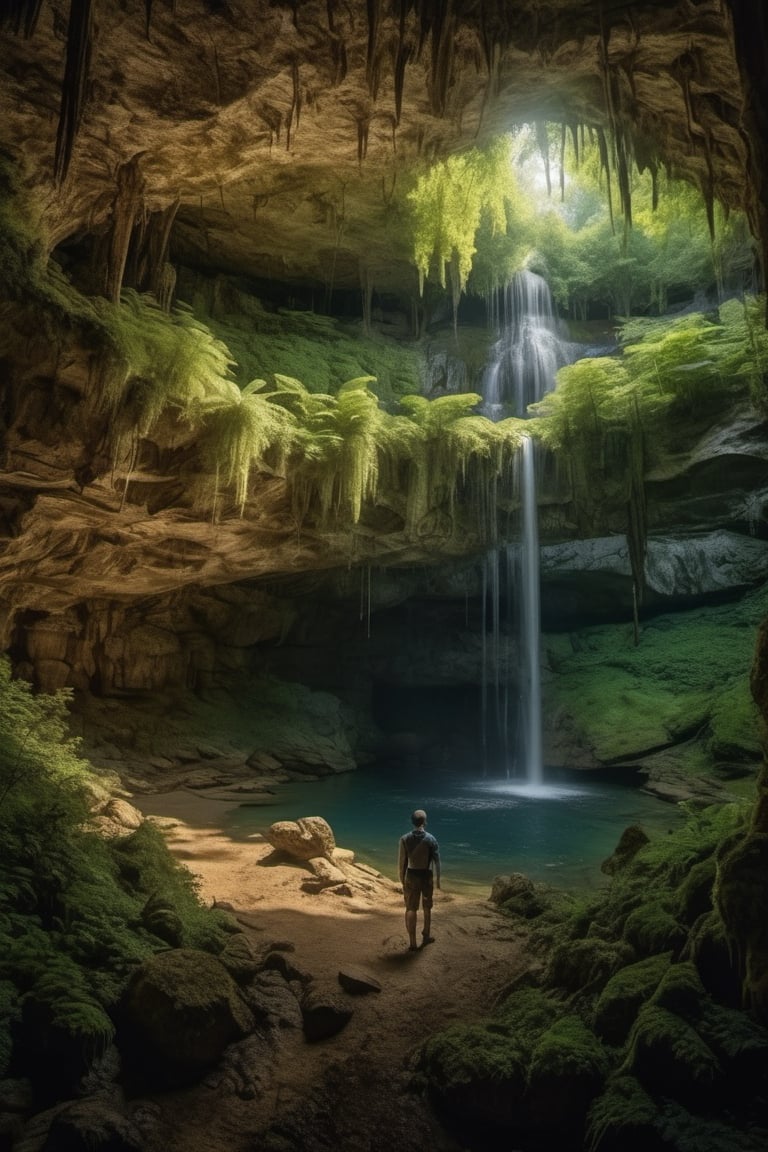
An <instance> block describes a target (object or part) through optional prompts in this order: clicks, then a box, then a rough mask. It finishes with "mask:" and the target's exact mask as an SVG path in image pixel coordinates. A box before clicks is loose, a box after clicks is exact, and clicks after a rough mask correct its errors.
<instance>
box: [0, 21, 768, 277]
mask: <svg viewBox="0 0 768 1152" xmlns="http://www.w3.org/2000/svg"><path fill="white" fill-rule="evenodd" d="M734 7H738V6H737V5H735V6H734ZM5 8H6V9H8V11H9V13H10V14H9V15H6V17H5V24H4V27H3V31H2V34H1V43H2V58H3V61H4V67H3V69H2V75H1V77H0V83H1V84H2V87H1V88H0V104H2V108H3V110H4V115H3V119H2V126H0V143H2V144H4V145H5V146H6V147H7V148H9V150H10V151H11V152H12V153H13V154H14V155H16V156H23V158H24V162H25V170H26V173H25V178H26V180H27V182H28V185H29V187H30V188H33V187H34V188H35V189H36V190H37V192H38V194H39V195H41V196H42V202H43V204H44V211H45V215H46V220H47V223H48V226H49V229H50V236H51V242H52V244H53V245H54V246H55V245H56V244H61V243H62V242H67V241H69V242H70V243H71V242H73V241H74V240H76V239H77V238H78V237H82V236H83V235H90V234H94V235H98V234H99V232H100V231H101V232H103V231H106V230H107V229H108V228H109V226H110V221H111V218H112V216H113V215H114V213H115V201H116V195H117V194H118V189H119V188H120V187H121V186H122V188H123V195H125V185H126V183H127V180H126V171H127V166H130V169H131V181H130V196H131V198H132V205H133V207H134V208H135V211H136V214H137V215H138V214H139V213H152V212H157V211H161V210H164V209H165V210H167V209H168V208H169V207H170V206H174V208H175V207H176V206H177V205H178V208H177V214H176V222H175V226H174V231H173V245H172V254H173V258H174V259H176V260H177V261H182V262H186V263H192V264H195V265H197V266H202V267H204V268H209V269H226V270H229V271H234V272H236V273H239V274H242V275H246V276H250V277H254V278H257V279H260V280H265V281H272V282H288V283H290V282H293V283H312V284H317V285H319V286H324V287H325V288H327V287H328V286H329V284H332V285H333V286H334V287H337V288H343V287H346V288H355V289H356V288H358V287H359V286H360V285H361V284H363V283H365V282H366V281H368V282H373V283H374V284H375V285H376V286H377V288H378V289H379V290H381V291H388V290H389V291H393V292H396V293H397V294H399V295H401V296H402V295H403V294H404V293H407V292H409V291H410V292H412V291H413V290H414V289H415V285H416V274H415V271H414V269H413V267H412V264H411V261H410V259H409V255H410V254H409V238H408V235H407V230H406V229H404V227H403V221H402V219H401V218H400V215H399V212H398V207H397V204H398V201H397V196H396V191H397V190H398V188H399V186H400V184H401V183H402V181H403V180H404V179H405V178H406V174H407V172H408V171H409V170H410V171H412V170H413V168H414V165H418V164H419V163H424V162H428V161H429V160H430V159H433V158H437V157H440V156H444V155H446V154H447V153H449V152H451V151H454V150H457V149H461V148H466V147H468V146H471V145H473V144H475V143H482V142H483V141H487V140H488V139H490V138H492V137H493V136H495V135H496V134H498V133H500V132H503V131H505V130H506V129H508V128H509V127H510V126H512V125H514V124H516V123H522V122H528V121H531V120H533V119H538V120H548V121H550V122H567V123H568V124H570V125H576V124H584V125H586V126H603V127H604V128H606V129H608V130H609V131H612V132H613V134H614V139H616V140H618V143H619V150H620V151H625V152H626V153H627V154H628V155H629V156H630V158H634V160H635V162H636V163H638V164H639V165H641V166H643V167H644V166H646V165H659V166H660V167H661V168H664V167H666V169H667V170H669V171H671V172H672V173H674V174H675V175H678V176H682V177H685V178H687V179H689V180H691V181H693V182H694V183H695V184H697V185H698V186H699V187H700V188H701V189H702V191H703V193H704V194H705V195H706V196H708V197H715V198H718V199H720V200H721V201H722V202H723V203H725V204H727V205H729V206H733V207H736V206H738V207H743V208H745V209H746V210H747V211H748V212H749V214H750V217H751V219H752V221H753V226H754V227H755V230H756V231H760V230H761V219H762V217H761V208H760V188H759V187H758V186H757V183H756V179H755V173H756V156H755V143H754V141H753V143H752V144H750V130H751V127H752V126H753V125H752V124H751V119H752V120H754V118H755V108H754V101H753V100H752V98H751V89H750V86H749V77H748V76H746V73H745V71H744V68H742V70H741V72H740V69H739V66H738V64H737V61H736V56H735V51H736V48H737V43H738V38H737V35H736V34H735V32H734V25H733V16H732V11H731V6H730V5H729V4H727V3H722V2H719V0H703V2H701V3H694V2H693V0H678V2H671V3H670V2H669V0H664V2H661V3H658V2H657V3H651V2H647V3H632V4H628V3H612V2H610V0H608V2H605V3H601V4H598V3H595V2H594V0H554V2H553V3H548V4H542V3H539V2H537V0H522V2H515V3H496V2H493V0H490V2H485V3H480V2H479V0H465V2H462V0H453V2H449V3H439V4H438V3H428V2H424V0H422V2H418V0H417V2H405V0H403V2H402V3H396V2H393V3H383V2H381V0H379V2H376V0H373V2H370V0H369V2H368V3H365V4H363V3H361V2H354V3H352V2H350V3H340V2H338V0H323V2H322V3H320V2H317V3H316V2H312V0H310V2H302V3H296V2H294V3H292V4H288V3H277V2H275V0H263V2H260V0H248V2H240V3H238V2H236V0H231V2H227V0H176V2H175V3H173V4H172V5H171V4H170V3H168V2H156V3H154V4H149V3H143V2H139V0H120V2H117V0H110V2H107V0H78V2H76V3H72V5H71V9H72V16H71V19H70V5H69V3H65V2H64V0H42V3H34V2H33V0H8V2H7V3H6V5H5ZM38 9H39V11H37V10H38ZM26 32H29V35H25V33H26ZM86 33H87V35H86ZM746 38H747V39H748V38H749V37H748V35H747V37H746ZM78 53H79V55H78ZM65 70H66V74H67V78H66V80H65ZM62 91H63V92H64V97H63V98H62ZM57 135H58V137H59V144H58V147H57ZM55 173H57V174H58V177H59V179H58V181H55V180H54V174H55Z"/></svg>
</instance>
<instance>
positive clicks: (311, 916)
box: [143, 797, 524, 1152]
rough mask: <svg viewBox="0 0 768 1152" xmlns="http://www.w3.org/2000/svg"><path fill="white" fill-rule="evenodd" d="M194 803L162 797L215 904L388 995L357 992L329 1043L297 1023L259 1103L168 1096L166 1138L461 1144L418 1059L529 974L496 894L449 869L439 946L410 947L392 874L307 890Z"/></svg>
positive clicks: (358, 1151) (357, 1148)
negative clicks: (358, 890) (348, 886)
mask: <svg viewBox="0 0 768 1152" xmlns="http://www.w3.org/2000/svg"><path fill="white" fill-rule="evenodd" d="M148 799H149V798H148ZM151 800H152V804H151V805H150V804H147V805H143V806H145V807H146V808H147V810H150V811H154V812H157V811H158V807H159V805H158V798H156V797H152V798H151ZM200 803H202V801H201V802H200ZM190 805H191V807H190ZM176 808H177V810H180V806H179V805H178V804H177V805H176ZM188 808H189V811H188V813H187V816H189V815H190V814H191V815H192V816H193V819H187V820H184V821H182V820H176V819H174V820H173V821H171V820H169V819H168V818H167V817H168V816H169V815H170V813H171V812H172V811H173V809H174V804H173V799H172V798H169V799H168V800H167V802H166V803H165V804H164V805H162V809H164V811H165V813H166V814H167V815H166V818H165V819H163V820H162V823H163V825H164V827H165V831H166V835H167V838H168V843H169V846H170V848H171V850H172V852H173V853H174V855H175V856H176V857H177V858H178V859H180V860H182V861H183V862H184V863H185V864H186V866H187V867H189V868H190V870H191V871H192V872H193V873H195V874H196V875H197V876H198V877H199V879H200V883H201V894H202V896H203V898H204V899H205V900H206V901H208V902H213V901H216V902H217V903H224V904H227V905H230V906H231V907H232V908H233V909H235V910H236V913H237V914H238V916H239V918H240V922H241V924H242V926H243V928H244V930H245V931H246V932H247V933H248V934H249V936H250V937H251V939H252V942H253V944H254V946H255V947H257V948H259V949H261V948H263V947H264V946H265V944H267V943H268V942H269V941H290V942H291V943H292V944H293V946H294V951H293V952H292V954H291V959H292V960H294V961H295V962H296V964H297V965H298V966H300V967H301V968H302V969H305V970H307V971H308V972H310V973H311V974H312V976H313V977H314V978H315V979H316V980H318V981H319V982H322V983H323V984H325V985H327V986H328V987H329V988H331V987H333V988H334V990H335V992H336V993H337V994H340V995H341V996H342V997H346V996H347V995H348V994H346V993H344V992H342V991H341V989H340V986H339V983H338V972H339V968H340V967H342V966H347V967H349V966H352V967H355V968H362V969H364V970H365V971H366V972H368V973H370V974H371V975H372V976H374V977H376V979H377V980H378V981H379V982H380V984H381V985H382V990H381V992H374V993H371V994H369V995H366V996H355V997H349V1003H350V1005H351V1006H352V1007H354V1015H353V1017H352V1019H351V1020H350V1022H349V1023H348V1024H347V1026H346V1027H345V1028H344V1029H343V1030H342V1031H341V1032H340V1033H339V1034H338V1035H336V1036H335V1037H333V1038H331V1039H329V1040H325V1041H322V1042H320V1043H315V1044H309V1043H307V1042H306V1041H305V1040H304V1038H303V1035H302V1034H301V1032H300V1031H298V1030H296V1029H288V1030H286V1031H285V1033H284V1034H283V1035H282V1037H281V1042H280V1045H279V1048H278V1051H277V1053H275V1054H274V1055H273V1056H272V1057H271V1058H270V1063H272V1069H271V1075H270V1076H269V1077H267V1082H265V1084H264V1086H263V1091H261V1090H260V1091H259V1092H258V1093H256V1095H255V1098H254V1099H250V1100H243V1099H240V1098H239V1097H238V1096H237V1095H235V1094H229V1095H227V1094H224V1095H222V1094H221V1092H218V1091H215V1090H212V1089H211V1088H206V1087H205V1086H203V1087H200V1088H197V1089H195V1090H190V1091H186V1092H180V1093H176V1094H174V1095H172V1096H170V1097H168V1096H164V1097H163V1098H162V1101H161V1100H160V1098H159V1097H158V1102H160V1103H161V1106H162V1111H163V1117H164V1120H163V1123H162V1124H161V1132H159V1133H158V1135H159V1136H160V1137H161V1146H162V1147H163V1148H164V1149H165V1150H166V1152H177V1150H178V1152H181V1150H182V1149H184V1150H185V1152H198V1150H199V1152H202V1150H203V1149H205V1152H225V1150H226V1152H241V1150H242V1152H245V1150H246V1149H247V1150H248V1152H252V1150H254V1149H256V1148H262V1147H269V1148H272V1147H274V1148H276V1149H277V1148H280V1149H281V1150H282V1148H285V1149H294V1148H296V1149H300V1150H301V1152H314V1150H317V1152H320V1150H325V1149H331V1148H333V1149H334V1150H335V1152H378V1150H379V1149H381V1150H382V1152H383V1150H384V1149H387V1150H388V1149H391V1148H392V1147H393V1146H397V1147H398V1149H399V1150H400V1152H408V1150H409V1149H411V1148H413V1149H416V1148H423V1147H424V1140H428V1141H429V1146H431V1147H432V1148H433V1149H445V1150H446V1152H448V1150H451V1149H458V1148H460V1147H461V1145H460V1144H459V1143H456V1142H455V1141H454V1140H453V1139H452V1138H451V1137H450V1135H449V1134H447V1133H445V1132H444V1131H443V1130H442V1129H441V1128H440V1126H439V1125H438V1124H437V1123H436V1122H435V1120H434V1118H432V1117H431V1116H430V1115H429V1112H428V1110H426V1111H425V1109H424V1107H423V1103H422V1102H421V1100H420V1098H419V1097H418V1096H417V1095H415V1094H414V1093H413V1092H411V1091H409V1087H408V1083H409V1079H410V1077H409V1075H408V1073H407V1067H408V1063H409V1060H410V1059H411V1058H412V1056H413V1054H414V1053H415V1051H416V1050H417V1049H418V1047H419V1045H420V1044H421V1042H422V1041H423V1040H424V1039H425V1038H426V1037H427V1036H429V1035H430V1034H431V1033H433V1032H435V1031H438V1030H439V1029H441V1028H443V1027H445V1026H446V1025H448V1024H450V1023H451V1022H454V1021H457V1020H472V1019H476V1018H477V1017H479V1016H482V1015H483V1014H486V1013H488V1012H489V1011H490V1010H491V1008H492V1006H493V1003H494V1001H495V999H496V997H497V995H498V993H499V991H500V989H502V988H503V987H505V986H506V985H507V984H508V983H509V982H510V981H511V980H512V979H514V977H515V976H516V975H517V974H519V972H520V971H521V970H522V968H523V966H524V960H523V958H522V955H521V949H520V945H519V937H518V936H517V935H516V932H515V930H514V927H513V925H512V924H511V923H510V921H509V920H507V919H505V918H504V917H503V916H501V915H499V913H498V912H497V911H496V910H495V909H494V908H493V906H492V905H490V904H488V903H487V901H486V900H484V899H481V898H477V899H475V898H472V897H468V896H466V895H463V894H459V893H457V892H452V891H451V882H450V877H447V878H444V888H443V891H441V892H436V893H435V907H434V911H433V934H434V936H435V937H436V939H435V942H434V943H433V944H430V945H428V946H426V947H422V948H420V949H419V950H418V951H417V952H409V951H408V948H407V944H408V939H407V936H406V932H405V925H404V918H403V902H402V896H401V895H400V893H399V892H398V891H397V889H396V886H395V885H394V884H393V883H392V882H391V881H388V880H384V879H382V880H381V881H379V882H378V883H377V885H376V891H375V892H374V893H370V894H367V895H366V896H364V897H361V896H359V895H356V896H355V897H353V898H347V897H340V896H337V895H332V894H329V893H324V894H323V893H321V894H319V895H318V894H310V893H307V892H304V891H302V888H301V883H302V880H304V879H306V878H307V876H309V872H308V871H307V870H306V869H305V868H304V867H302V866H301V865H299V864H288V863H277V864H275V863H272V862H271V857H272V855H273V854H272V851H271V848H270V846H269V845H268V844H266V843H265V842H264V841H263V840H262V839H261V838H258V837H254V838H252V839H251V840H250V841H247V842H242V841H235V840H232V839H231V838H230V837H229V836H228V835H226V834H225V833H223V832H222V831H220V830H219V829H217V828H216V827H215V826H210V824H209V825H208V826H203V822H202V820H201V819H200V811H201V810H200V809H199V806H198V807H194V805H192V802H191V801H188ZM193 808H194V810H193ZM214 813H215V808H214ZM183 814H184V813H183V812H182V811H180V815H183ZM209 816H210V810H209ZM419 928H420V925H419ZM269 1126H273V1128H274V1127H275V1126H276V1127H277V1128H279V1129H280V1130H281V1132H282V1133H283V1135H278V1136H275V1135H274V1132H273V1142H272V1143H267V1144H266V1145H265V1144H262V1143H261V1141H260V1140H257V1141H256V1142H254V1136H255V1134H256V1133H258V1132H261V1131H263V1130H264V1129H265V1128H267V1127H269ZM274 1141H276V1142H274Z"/></svg>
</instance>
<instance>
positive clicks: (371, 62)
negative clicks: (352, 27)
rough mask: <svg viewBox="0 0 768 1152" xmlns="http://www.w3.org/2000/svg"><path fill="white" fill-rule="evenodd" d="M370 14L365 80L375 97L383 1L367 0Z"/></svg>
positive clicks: (366, 4)
mask: <svg viewBox="0 0 768 1152" xmlns="http://www.w3.org/2000/svg"><path fill="white" fill-rule="evenodd" d="M365 8H366V12H367V14H368V46H367V48H366V56H365V78H366V81H367V83H368V91H369V92H370V93H371V95H373V90H374V86H375V72H376V55H377V47H378V41H379V24H380V22H381V0H366V3H365Z"/></svg>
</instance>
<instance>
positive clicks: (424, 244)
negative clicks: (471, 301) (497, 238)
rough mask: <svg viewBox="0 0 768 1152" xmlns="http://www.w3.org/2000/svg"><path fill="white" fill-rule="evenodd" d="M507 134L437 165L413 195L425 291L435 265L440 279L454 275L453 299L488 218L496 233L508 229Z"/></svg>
mask: <svg viewBox="0 0 768 1152" xmlns="http://www.w3.org/2000/svg"><path fill="white" fill-rule="evenodd" d="M510 161H511V149H510V141H509V139H508V138H505V137H501V138H499V139H498V140H497V141H495V142H494V143H493V144H492V145H491V147H490V148H488V149H486V150H485V151H484V152H483V151H480V150H479V149H472V150H471V151H469V152H465V153H463V154H462V155H454V156H449V157H448V158H447V159H446V160H441V161H440V162H439V163H437V164H434V165H433V166H432V167H431V168H429V169H428V170H427V171H426V172H425V173H423V174H422V175H421V176H420V177H419V178H418V179H417V181H416V185H415V187H414V188H413V189H412V190H411V191H410V192H409V194H408V204H409V208H410V212H411V219H412V227H413V250H414V261H415V264H416V267H417V269H418V272H419V283H420V285H421V289H422V291H423V287H424V281H425V279H426V278H427V276H428V275H429V273H430V269H431V268H432V267H433V266H434V268H435V271H436V274H437V278H438V280H439V282H440V284H441V285H442V286H443V287H445V283H446V274H448V275H449V276H450V280H451V288H452V293H453V299H454V304H456V303H457V302H458V298H459V295H460V294H461V293H462V292H463V291H464V288H465V285H466V283H467V278H468V276H469V273H470V271H471V268H472V257H473V255H474V253H475V238H476V236H477V233H478V231H479V229H480V226H481V224H482V223H483V222H486V223H487V225H488V227H489V229H490V233H491V235H492V236H493V235H495V234H497V233H505V232H506V231H507V211H508V208H510V207H511V206H512V202H513V197H514V177H513V173H512V167H511V163H510Z"/></svg>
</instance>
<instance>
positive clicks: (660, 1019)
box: [622, 1004, 721, 1105]
mask: <svg viewBox="0 0 768 1152" xmlns="http://www.w3.org/2000/svg"><path fill="white" fill-rule="evenodd" d="M622 1071H624V1072H628V1073H631V1074H632V1075H633V1076H636V1077H637V1079H638V1080H639V1081H640V1082H641V1084H643V1086H644V1087H645V1088H646V1089H647V1090H648V1091H649V1092H651V1093H652V1094H658V1095H660V1096H671V1097H672V1098H674V1099H677V1100H680V1101H681V1102H683V1103H689V1102H695V1103H696V1104H699V1105H701V1104H703V1103H704V1102H705V1101H706V1099H707V1096H708V1095H709V1094H710V1093H711V1092H712V1089H713V1086H714V1085H715V1084H716V1082H717V1081H718V1079H719V1078H720V1075H721V1068H720V1062H719V1061H718V1059H717V1057H716V1055H715V1054H714V1052H713V1051H712V1049H711V1048H710V1047H709V1045H708V1044H707V1043H706V1042H705V1041H704V1040H703V1039H702V1038H701V1036H700V1035H699V1033H698V1032H697V1031H696V1030H695V1028H693V1027H692V1026H691V1025H690V1024H689V1023H688V1022H687V1021H685V1020H683V1018H682V1017H681V1016H678V1015H677V1014H676V1013H674V1012H670V1011H669V1010H668V1009H667V1008H662V1007H661V1006H660V1005H659V1004H646V1005H645V1006H644V1007H643V1008H642V1009H641V1010H640V1013H639V1014H638V1017H637V1021H636V1023H635V1026H634V1028H633V1030H632V1034H631V1036H630V1039H629V1051H628V1053H627V1058H626V1061H625V1063H624V1065H623V1068H622Z"/></svg>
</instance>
